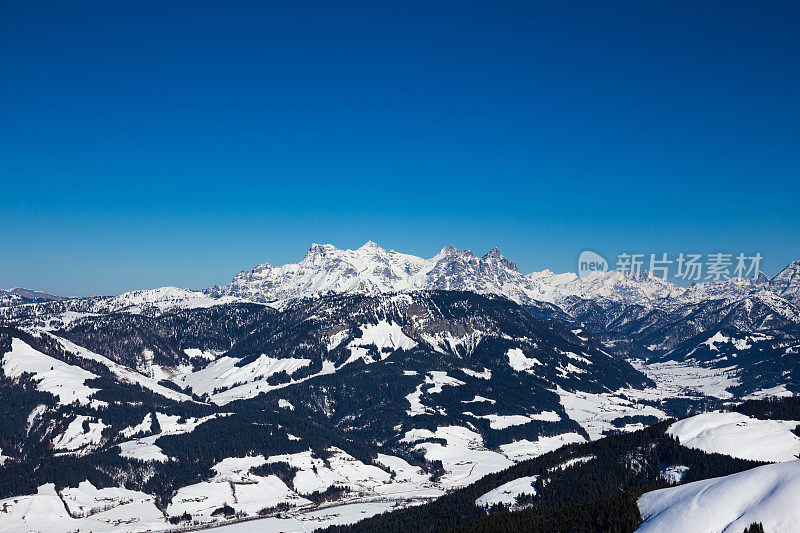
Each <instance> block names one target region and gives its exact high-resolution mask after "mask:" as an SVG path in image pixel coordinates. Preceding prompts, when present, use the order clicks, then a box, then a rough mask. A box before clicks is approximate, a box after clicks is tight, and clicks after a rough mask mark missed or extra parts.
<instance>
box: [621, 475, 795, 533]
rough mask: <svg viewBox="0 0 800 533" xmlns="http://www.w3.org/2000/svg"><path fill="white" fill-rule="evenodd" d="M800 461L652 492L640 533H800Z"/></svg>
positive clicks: (643, 504) (642, 505)
mask: <svg viewBox="0 0 800 533" xmlns="http://www.w3.org/2000/svg"><path fill="white" fill-rule="evenodd" d="M798 494H800V461H789V462H786V463H778V464H772V465H766V466H761V467H758V468H753V469H752V470H746V471H744V472H739V473H738V474H732V475H730V476H724V477H719V478H713V479H706V480H703V481H696V482H694V483H688V484H686V485H680V486H678V487H672V488H668V489H661V490H656V491H653V492H648V493H646V494H644V495H643V496H642V497H641V498H639V501H638V504H639V511H640V512H641V514H642V518H643V519H644V522H643V523H642V525H641V526H640V527H639V529H638V530H637V531H638V532H639V533H656V532H658V533H662V532H663V533H670V532H673V531H681V532H683V533H722V532H725V533H740V532H741V531H744V529H745V528H746V527H749V526H750V524H752V523H754V522H760V523H761V524H762V525H763V526H764V530H765V531H786V532H789V531H800V506H798V505H797V495H798Z"/></svg>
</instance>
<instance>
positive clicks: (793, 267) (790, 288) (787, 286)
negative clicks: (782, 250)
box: [769, 261, 800, 303]
mask: <svg viewBox="0 0 800 533" xmlns="http://www.w3.org/2000/svg"><path fill="white" fill-rule="evenodd" d="M769 286H770V289H771V290H772V291H773V292H775V293H776V294H779V295H780V296H782V297H784V298H786V299H787V300H790V301H792V302H795V303H800V261H792V262H791V263H789V265H788V266H787V267H786V268H784V269H783V270H781V271H780V272H779V273H778V275H777V276H775V277H774V278H772V279H771V280H770V282H769Z"/></svg>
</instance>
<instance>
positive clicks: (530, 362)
mask: <svg viewBox="0 0 800 533" xmlns="http://www.w3.org/2000/svg"><path fill="white" fill-rule="evenodd" d="M506 356H507V357H508V366H510V367H511V368H513V369H514V370H516V371H517V372H523V371H527V370H530V369H531V368H533V367H534V366H536V365H541V364H542V362H541V361H539V360H538V359H536V358H535V357H526V356H525V354H524V353H522V350H521V349H519V348H511V349H510V350H508V352H506Z"/></svg>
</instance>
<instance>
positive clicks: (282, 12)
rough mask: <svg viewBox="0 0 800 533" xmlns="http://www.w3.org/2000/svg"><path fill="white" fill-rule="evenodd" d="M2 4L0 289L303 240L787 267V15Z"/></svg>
mask: <svg viewBox="0 0 800 533" xmlns="http://www.w3.org/2000/svg"><path fill="white" fill-rule="evenodd" d="M389 4H390V3H388V2H347V1H344V2H262V1H258V2H241V1H225V2H222V1H215V2H209V1H192V2H149V1H142V0H137V1H135V2H126V1H116V0H115V1H113V2H105V1H98V2H82V1H76V2H24V1H5V2H0V185H2V187H1V188H0V287H13V286H26V287H31V288H37V289H42V290H47V291H51V292H56V293H61V294H70V295H88V294H109V293H118V292H121V291H124V290H130V289H137V288H152V287H157V286H162V285H177V286H182V287H192V288H200V287H207V286H210V285H213V284H215V283H227V282H228V281H229V280H230V278H231V277H232V276H233V275H234V274H235V273H236V272H237V271H239V270H242V269H249V268H252V267H253V266H254V265H255V264H257V263H260V262H262V261H265V260H266V261H269V262H270V263H273V264H283V263H286V262H295V261H298V260H299V259H301V258H302V256H303V255H304V253H305V251H306V250H307V249H308V246H309V244H310V243H312V242H324V243H328V242H330V243H333V244H335V245H337V246H339V247H358V246H360V245H361V244H363V243H364V242H365V241H367V240H369V239H371V240H374V241H376V242H378V243H379V244H381V245H382V246H383V247H385V248H393V249H396V250H399V251H405V252H409V253H415V254H417V255H422V256H428V257H429V256H432V255H434V254H435V253H436V252H437V251H438V250H439V248H441V246H442V245H444V244H451V243H452V244H454V245H455V246H457V247H459V248H469V249H472V250H474V251H475V252H476V253H480V254H483V253H485V252H486V251H487V250H488V249H489V248H491V247H492V246H494V245H497V246H499V247H500V249H501V250H502V251H503V253H504V254H505V255H506V256H508V257H510V258H512V259H514V260H515V261H517V263H518V265H519V266H520V268H521V270H523V271H524V272H529V271H533V270H541V269H543V268H551V269H553V270H556V271H567V270H571V271H574V270H575V268H576V265H575V263H576V258H577V255H578V253H579V252H580V251H581V250H583V249H586V248H590V249H593V250H597V251H599V252H601V253H603V254H605V255H607V256H608V255H614V254H616V253H618V252H620V251H629V252H642V253H650V252H654V253H661V252H670V253H672V252H679V251H687V252H701V253H711V252H716V251H728V252H731V253H736V252H740V251H742V252H755V251H758V252H761V253H762V254H763V255H764V258H765V259H764V265H763V267H764V270H765V271H766V272H767V273H768V274H770V275H773V274H775V273H776V272H777V271H778V270H779V269H780V268H782V267H783V266H784V265H785V264H786V263H788V262H789V261H790V260H792V259H796V258H800V229H798V228H800V209H798V205H800V202H799V200H800V184H798V178H799V177H800V149H798V147H800V96H798V95H800V67H799V66H798V65H800V32H798V27H799V26H800V4H798V3H797V2H694V1H686V2H676V1H668V2H667V1H665V2H635V1H630V2H568V1H558V2H532V1H526V2H497V1H491V2H489V1H486V2H461V1H452V2H450V1H440V2H431V1H426V2H419V3H417V2H405V1H404V2H394V3H392V4H393V5H389Z"/></svg>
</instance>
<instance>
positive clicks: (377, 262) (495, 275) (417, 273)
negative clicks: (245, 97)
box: [208, 241, 800, 307]
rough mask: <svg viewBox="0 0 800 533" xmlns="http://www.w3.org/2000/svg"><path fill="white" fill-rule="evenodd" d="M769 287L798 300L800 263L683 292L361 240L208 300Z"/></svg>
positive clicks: (644, 295) (655, 303) (616, 294)
mask: <svg viewBox="0 0 800 533" xmlns="http://www.w3.org/2000/svg"><path fill="white" fill-rule="evenodd" d="M765 288H768V289H769V290H771V291H772V292H774V293H775V294H778V295H779V296H781V297H783V298H785V299H787V300H790V301H798V300H800V262H798V261H795V262H794V263H792V264H791V265H789V266H788V267H787V268H786V269H784V270H783V271H782V272H781V273H780V274H778V275H777V276H776V277H775V278H773V279H772V280H769V279H768V278H767V277H766V276H765V275H764V274H763V273H761V274H760V275H759V277H758V278H756V279H732V280H728V281H708V282H703V283H697V284H694V285H692V286H690V287H681V286H678V285H675V284H673V283H671V282H669V281H667V280H665V279H663V278H661V277H659V276H656V275H654V274H652V273H651V272H647V271H643V272H639V273H636V274H629V273H622V272H617V271H610V272H605V273H602V274H599V275H597V276H595V277H594V278H592V279H590V280H583V279H580V278H579V277H578V276H577V275H575V274H573V273H564V274H554V273H553V272H552V271H550V270H543V271H541V272H534V273H531V274H528V275H523V274H522V273H521V272H520V271H519V268H518V267H517V265H516V263H514V262H513V261H511V260H510V259H508V258H506V257H504V256H503V254H502V253H501V252H500V250H499V248H497V247H494V248H492V249H491V250H489V251H488V252H487V253H486V254H485V255H483V256H477V255H476V254H474V253H473V252H472V251H471V250H459V249H457V248H456V247H454V246H452V245H448V246H444V247H443V248H442V249H441V250H440V251H439V252H438V253H437V254H436V255H434V256H433V257H432V258H430V259H424V258H421V257H417V256H414V255H410V254H403V253H400V252H396V251H394V250H386V249H384V248H382V247H381V246H379V245H378V244H377V243H375V242H373V241H367V242H366V243H365V244H364V245H362V246H361V247H359V248H358V249H355V250H340V249H338V248H336V247H335V246H333V245H331V244H316V243H315V244H312V245H311V247H310V248H309V250H308V252H307V253H306V255H305V257H303V259H302V260H301V261H300V262H299V263H290V264H287V265H283V266H279V267H276V266H272V265H270V264H269V263H262V264H261V265H258V266H257V267H255V268H254V269H253V270H252V271H250V272H247V271H244V272H240V273H239V274H237V275H236V277H235V278H234V279H233V281H232V283H231V284H230V285H227V286H217V287H214V288H213V289H211V290H210V291H208V292H209V293H210V295H211V296H214V297H219V296H233V297H239V298H244V299H247V300H251V301H256V302H285V301H288V300H292V299H297V298H304V297H314V296H319V295H322V294H326V293H329V292H334V293H347V292H357V293H363V294H379V293H387V292H402V291H412V290H463V291H473V292H477V293H481V294H498V295H503V296H505V297H507V298H509V299H511V300H513V301H515V302H518V303H523V304H528V303H535V302H547V303H551V304H556V305H562V304H563V303H564V302H566V301H567V300H570V299H575V298H578V299H589V300H608V301H612V302H620V303H626V304H636V305H644V306H648V307H674V306H676V305H684V304H690V303H697V302H702V301H706V300H724V301H735V300H738V299H741V298H744V297H746V296H748V295H750V294H754V293H756V292H759V291H761V290H763V289H765Z"/></svg>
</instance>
